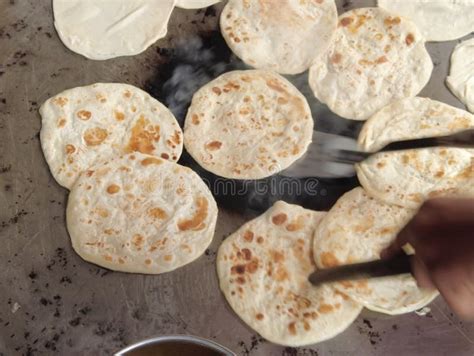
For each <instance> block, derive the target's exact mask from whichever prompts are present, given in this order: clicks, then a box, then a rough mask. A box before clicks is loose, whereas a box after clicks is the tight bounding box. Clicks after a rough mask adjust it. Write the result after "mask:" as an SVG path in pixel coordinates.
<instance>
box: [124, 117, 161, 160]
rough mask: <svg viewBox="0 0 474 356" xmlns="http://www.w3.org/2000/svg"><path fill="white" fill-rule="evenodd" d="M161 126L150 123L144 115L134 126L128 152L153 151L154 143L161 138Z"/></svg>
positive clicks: (149, 152)
mask: <svg viewBox="0 0 474 356" xmlns="http://www.w3.org/2000/svg"><path fill="white" fill-rule="evenodd" d="M160 137H161V136H160V126H159V125H150V121H149V120H148V119H146V118H145V117H144V116H143V115H141V116H140V118H139V119H138V120H137V122H136V123H135V125H134V126H133V127H132V130H131V136H130V140H129V142H128V145H127V148H126V152H136V151H138V152H141V153H148V154H151V153H153V151H154V149H155V146H154V143H155V142H158V141H159V140H160Z"/></svg>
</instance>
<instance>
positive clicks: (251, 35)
mask: <svg viewBox="0 0 474 356" xmlns="http://www.w3.org/2000/svg"><path fill="white" fill-rule="evenodd" d="M336 25H337V9H336V4H335V1H334V0H317V1H300V0H281V1H278V2H275V1H272V0H260V1H251V0H243V1H242V0H229V2H228V3H227V5H226V6H225V8H224V10H223V11H222V14H221V18H220V26H221V32H222V35H223V36H224V39H225V40H226V42H227V44H228V45H229V47H230V48H231V49H232V51H233V52H234V53H235V54H236V55H237V56H238V57H239V58H241V59H242V60H243V61H244V62H245V63H247V64H248V65H250V66H252V67H254V68H259V69H269V70H273V71H276V72H278V73H281V74H297V73H301V72H304V71H305V70H307V69H308V68H309V66H310V65H311V64H312V63H313V61H314V59H315V58H316V57H317V56H320V55H322V54H323V53H324V52H325V51H326V50H327V48H328V47H329V44H330V42H331V39H332V37H333V35H334V32H335V30H336Z"/></svg>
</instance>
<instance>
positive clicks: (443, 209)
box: [381, 198, 474, 319]
mask: <svg viewBox="0 0 474 356" xmlns="http://www.w3.org/2000/svg"><path fill="white" fill-rule="evenodd" d="M407 243H408V244H410V245H411V246H412V247H413V248H414V249H415V251H416V255H415V256H414V258H413V262H412V264H413V266H412V271H413V275H414V276H415V278H416V280H417V282H418V285H419V286H420V287H421V288H436V289H438V290H439V292H440V293H441V295H442V296H443V297H444V299H445V300H446V302H447V303H448V305H449V306H450V307H451V309H452V310H453V311H454V312H455V313H456V314H458V315H459V316H460V317H462V318H465V319H474V199H454V198H438V199H433V200H429V201H427V202H425V203H424V204H423V205H422V207H421V208H420V210H419V212H418V213H417V214H416V215H415V217H414V218H413V219H412V220H411V221H410V222H409V223H408V224H407V225H406V226H405V227H404V228H403V229H402V231H401V232H400V233H399V235H398V237H397V239H396V240H395V242H394V243H393V244H392V245H391V246H390V247H389V248H387V249H386V250H384V251H383V252H382V254H381V256H382V258H387V257H390V256H393V255H394V254H396V253H398V252H400V250H401V248H402V246H404V245H405V244H407Z"/></svg>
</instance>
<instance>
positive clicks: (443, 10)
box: [378, 0, 474, 41]
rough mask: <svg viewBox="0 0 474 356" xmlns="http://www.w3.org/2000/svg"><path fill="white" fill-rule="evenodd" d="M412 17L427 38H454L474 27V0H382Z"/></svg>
mask: <svg viewBox="0 0 474 356" xmlns="http://www.w3.org/2000/svg"><path fill="white" fill-rule="evenodd" d="M378 5H379V6H381V7H383V8H384V9H386V10H388V11H392V12H394V13H397V14H400V15H401V16H406V17H408V18H410V19H412V20H413V21H414V22H415V23H416V25H417V26H418V27H419V29H420V30H421V32H422V33H423V35H424V36H425V38H426V40H427V41H451V40H455V39H458V38H461V37H463V36H465V35H467V34H469V33H470V32H473V31H474V0H378Z"/></svg>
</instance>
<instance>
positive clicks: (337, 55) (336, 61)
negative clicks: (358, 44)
mask: <svg viewBox="0 0 474 356" xmlns="http://www.w3.org/2000/svg"><path fill="white" fill-rule="evenodd" d="M341 61H342V54H340V53H337V52H336V53H334V54H333V55H332V56H331V63H333V64H339V63H341Z"/></svg>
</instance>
